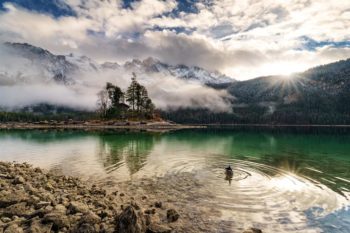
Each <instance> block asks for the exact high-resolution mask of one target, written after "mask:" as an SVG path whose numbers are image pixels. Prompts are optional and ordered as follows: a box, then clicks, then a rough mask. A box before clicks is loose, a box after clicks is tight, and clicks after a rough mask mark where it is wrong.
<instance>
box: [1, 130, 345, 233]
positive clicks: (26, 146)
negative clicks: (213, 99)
mask: <svg viewBox="0 0 350 233" xmlns="http://www.w3.org/2000/svg"><path fill="white" fill-rule="evenodd" d="M0 148H1V149H0V159H1V160H6V161H19V162H24V161H25V162H29V163H31V164H34V165H36V166H40V167H42V168H45V169H56V170H60V171H62V172H64V173H65V174H69V175H78V176H80V177H82V178H83V179H104V178H107V177H109V178H110V177H112V178H113V179H114V180H116V181H120V182H122V181H127V180H139V179H143V178H151V179H153V178H162V177H167V179H168V180H169V183H171V185H172V186H171V188H172V189H179V190H178V191H181V192H186V188H184V187H183V186H182V181H181V178H179V177H181V176H182V175H183V174H190V175H191V177H193V180H194V182H196V183H199V184H200V185H199V186H198V188H197V189H196V191H195V192H196V194H197V195H196V200H195V201H196V203H200V205H202V207H203V208H206V209H208V210H215V211H217V212H219V213H220V215H219V218H220V220H222V221H225V222H226V223H227V222H228V223H232V224H230V227H232V231H233V232H234V231H235V230H237V229H238V228H237V229H236V228H235V226H240V227H242V226H245V225H246V226H247V227H249V226H251V225H254V226H256V227H260V228H262V229H265V230H266V232H272V231H274V232H350V210H349V207H350V201H349V198H350V133H348V132H346V130H341V129H340V130H319V129H313V130H306V131H305V130H295V129H279V130H266V129H265V130H263V129H246V128H244V129H242V128H235V129H198V130H181V131H175V132H168V133H149V132H128V131H120V132H117V131H104V132H84V131H72V130H70V131H52V130H49V131H42V130H31V131H20V130H5V131H0ZM229 164H230V165H232V167H233V168H234V175H233V177H232V180H227V179H226V177H225V175H224V167H225V166H227V165H229ZM169 177H170V178H169ZM187 204H188V205H191V203H187ZM208 214H209V215H210V212H209V213H208ZM207 217H210V216H207ZM226 230H227V229H226ZM218 232H224V230H222V231H220V229H218Z"/></svg>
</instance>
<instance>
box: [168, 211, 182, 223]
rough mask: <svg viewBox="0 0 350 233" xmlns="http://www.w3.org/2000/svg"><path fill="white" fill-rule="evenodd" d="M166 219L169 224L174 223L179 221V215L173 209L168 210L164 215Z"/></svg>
mask: <svg viewBox="0 0 350 233" xmlns="http://www.w3.org/2000/svg"><path fill="white" fill-rule="evenodd" d="M166 217H167V219H168V221H169V222H176V221H177V220H178V219H179V217H180V214H179V213H178V212H177V211H176V210H174V209H169V210H168V211H167V213H166Z"/></svg>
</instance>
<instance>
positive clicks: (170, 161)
mask: <svg viewBox="0 0 350 233" xmlns="http://www.w3.org/2000/svg"><path fill="white" fill-rule="evenodd" d="M227 165H231V167H232V168H233V177H232V179H231V180H227V179H225V178H226V177H225V169H224V168H225V167H226V166H227ZM182 174H192V175H193V177H192V179H193V180H192V182H193V185H194V186H195V187H196V189H195V191H194V192H195V193H196V200H194V199H193V200H192V201H193V202H197V203H198V202H199V203H201V205H202V208H204V209H209V210H210V209H216V210H219V211H220V212H221V213H222V215H221V216H220V220H221V221H233V222H235V223H237V222H239V223H240V225H244V224H245V223H247V222H252V223H253V224H254V223H256V224H260V225H261V224H262V222H263V223H265V225H261V227H263V228H264V229H268V230H267V231H268V232H269V231H277V232H307V231H309V232H318V231H319V229H318V230H317V231H314V230H315V226H314V225H313V226H310V224H309V223H310V222H313V224H314V223H315V221H316V222H317V221H318V220H317V219H322V218H324V217H326V216H327V215H329V214H332V213H334V212H337V211H338V210H339V209H341V208H344V207H346V206H349V201H348V200H347V199H346V198H345V197H344V196H341V195H339V194H338V193H336V192H334V191H333V190H331V189H329V188H328V187H327V186H325V185H323V184H322V183H320V182H318V181H317V180H315V179H312V178H310V177H307V176H303V175H298V174H296V173H293V172H291V171H288V170H284V169H282V168H281V169H280V168H276V167H273V166H269V165H267V164H262V163H258V162H255V161H248V160H239V159H231V158H227V157H225V156H222V155H216V154H212V155H210V156H205V157H200V156H198V155H196V156H192V157H190V156H188V155H187V157H185V156H181V155H177V156H171V155H170V156H169V157H167V158H166V159H164V160H162V161H159V160H155V161H147V162H146V164H145V166H144V167H143V168H142V169H141V170H140V171H139V172H138V173H137V174H136V175H137V176H138V177H139V178H141V177H145V176H147V177H160V178H161V177H167V179H169V180H171V186H169V190H171V192H175V191H178V192H179V193H181V192H186V190H188V189H189V186H188V180H187V179H186V182H185V181H184V179H181V178H179V179H177V178H176V177H181V175H182ZM169 177H170V178H169ZM198 183H199V186H197V185H198ZM195 184H197V185H195ZM162 189H166V188H165V187H162ZM188 192H190V191H188ZM191 192H193V190H192V191H191ZM184 200H186V199H185V198H184ZM187 201H188V202H189V203H188V205H191V203H190V201H189V200H188V199H187ZM315 207H318V208H320V209H321V210H322V211H320V212H319V213H318V215H317V216H315V215H312V216H311V215H307V214H305V213H306V212H307V211H310V209H312V208H315ZM189 211H190V210H189ZM208 214H210V213H208ZM267 220H268V221H267ZM320 221H321V220H320ZM267 223H268V224H267ZM316 225H317V224H316ZM316 228H317V227H316Z"/></svg>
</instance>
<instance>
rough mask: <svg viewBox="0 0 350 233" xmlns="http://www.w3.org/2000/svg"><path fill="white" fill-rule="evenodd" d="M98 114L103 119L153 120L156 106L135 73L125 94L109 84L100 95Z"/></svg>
mask: <svg viewBox="0 0 350 233" xmlns="http://www.w3.org/2000/svg"><path fill="white" fill-rule="evenodd" d="M97 96H98V100H97V105H98V110H97V111H98V114H99V115H100V117H101V118H102V119H122V120H123V119H138V120H143V119H152V118H153V116H154V109H155V106H154V104H153V102H152V100H151V99H150V98H149V96H148V92H147V89H146V87H145V86H143V85H141V84H140V83H138V82H137V80H136V75H135V73H133V77H132V79H131V83H130V86H129V87H128V88H127V90H126V91H125V92H123V90H122V89H121V88H120V87H118V86H117V85H113V84H112V83H109V82H107V83H106V86H105V88H104V89H103V90H101V91H100V92H99V93H98V94H97Z"/></svg>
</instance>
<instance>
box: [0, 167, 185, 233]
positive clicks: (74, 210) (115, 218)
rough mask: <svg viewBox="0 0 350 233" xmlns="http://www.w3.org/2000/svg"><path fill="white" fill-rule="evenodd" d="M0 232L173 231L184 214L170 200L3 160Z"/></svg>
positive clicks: (136, 232) (137, 232)
mask: <svg viewBox="0 0 350 233" xmlns="http://www.w3.org/2000/svg"><path fill="white" fill-rule="evenodd" d="M0 177H1V179H0V232H4V233H13V232H16V233H20V232H38V233H42V232H45V233H47V232H72V233H73V232H89V233H90V232H91V233H93V232H104V233H113V232H125V233H127V232H134V233H141V232H154V233H161V232H163V233H170V232H174V231H176V229H177V225H178V224H181V216H180V215H179V213H178V212H177V210H176V209H175V208H173V207H171V205H169V204H168V203H165V202H161V201H159V200H156V201H155V200H154V199H150V198H148V197H147V196H146V195H144V194H142V196H134V194H132V195H129V194H128V193H127V192H125V191H126V190H123V189H122V187H121V186H120V185H118V184H115V185H113V186H112V188H110V189H108V188H107V187H105V186H103V185H100V184H98V183H94V182H84V181H82V180H81V179H80V178H77V177H71V176H65V175H59V174H56V173H53V172H46V171H44V170H42V169H40V168H34V167H32V166H31V165H29V164H27V163H10V162H2V161H0Z"/></svg>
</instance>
